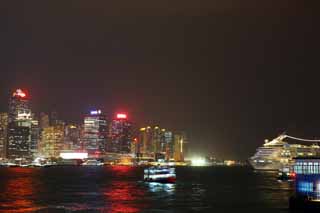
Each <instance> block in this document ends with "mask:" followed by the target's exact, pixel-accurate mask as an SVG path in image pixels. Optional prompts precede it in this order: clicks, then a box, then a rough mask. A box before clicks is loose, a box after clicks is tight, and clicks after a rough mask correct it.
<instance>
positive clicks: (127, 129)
mask: <svg viewBox="0 0 320 213" xmlns="http://www.w3.org/2000/svg"><path fill="white" fill-rule="evenodd" d="M132 143H133V125H132V123H131V122H130V121H129V120H128V118H127V115H126V114H117V115H116V118H115V119H113V120H112V121H111V123H110V127H109V143H108V145H107V150H108V152H112V153H120V154H128V153H131V148H132Z"/></svg>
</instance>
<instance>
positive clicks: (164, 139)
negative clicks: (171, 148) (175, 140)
mask: <svg viewBox="0 0 320 213" xmlns="http://www.w3.org/2000/svg"><path fill="white" fill-rule="evenodd" d="M169 136H171V135H170V134H169V135H168V134H167V135H166V130H165V129H161V128H160V127H159V126H154V127H150V126H147V127H144V128H140V132H139V137H138V143H139V148H140V152H141V153H142V154H143V155H144V156H153V157H155V158H158V156H160V155H162V156H165V155H166V152H167V148H168V146H167V143H169V142H170V139H169Z"/></svg>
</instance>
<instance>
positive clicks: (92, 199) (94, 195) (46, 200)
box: [0, 166, 292, 213]
mask: <svg viewBox="0 0 320 213" xmlns="http://www.w3.org/2000/svg"><path fill="white" fill-rule="evenodd" d="M142 178H143V168H136V167H126V166H114V167H99V168H97V167H95V168H94V167H92V168H88V167H87V168H84V167H56V168H42V169H31V168H0V212H33V211H37V210H39V211H40V212H43V211H44V212H65V211H67V212H78V211H81V212H88V211H90V212H115V213H116V212H129V213H136V212H190V211H191V212H213V211H214V212H227V213H228V212H235V211H237V212H257V211H258V212H259V213H262V212H270V211H272V212H287V201H288V196H289V195H290V191H291V190H292V186H291V183H287V182H283V183H279V182H277V180H276V176H275V175H274V174H271V173H270V174H269V173H267V174H261V173H254V172H252V171H251V170H250V169H247V168H189V167H185V168H177V183H176V184H161V183H145V182H143V181H142Z"/></svg>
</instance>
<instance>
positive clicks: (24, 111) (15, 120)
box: [6, 89, 32, 159]
mask: <svg viewBox="0 0 320 213" xmlns="http://www.w3.org/2000/svg"><path fill="white" fill-rule="evenodd" d="M31 125H32V113H31V107H30V99H29V98H28V96H27V94H26V93H25V92H24V91H22V90H21V89H17V90H16V91H15V92H14V93H13V94H12V96H11V98H10V100H9V113H8V139H7V147H6V148H7V157H8V158H10V159H14V158H29V157H30V143H31Z"/></svg>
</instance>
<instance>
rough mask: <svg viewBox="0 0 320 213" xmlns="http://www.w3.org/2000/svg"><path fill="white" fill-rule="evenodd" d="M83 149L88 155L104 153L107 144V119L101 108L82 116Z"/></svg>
mask: <svg viewBox="0 0 320 213" xmlns="http://www.w3.org/2000/svg"><path fill="white" fill-rule="evenodd" d="M82 137H83V138H82V144H83V149H85V150H86V151H87V152H88V153H89V155H94V154H96V153H101V154H102V153H105V151H106V145H107V119H106V116H105V115H104V114H102V112H101V110H96V111H91V112H90V114H89V115H86V116H85V118H84V126H83V136H82Z"/></svg>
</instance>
